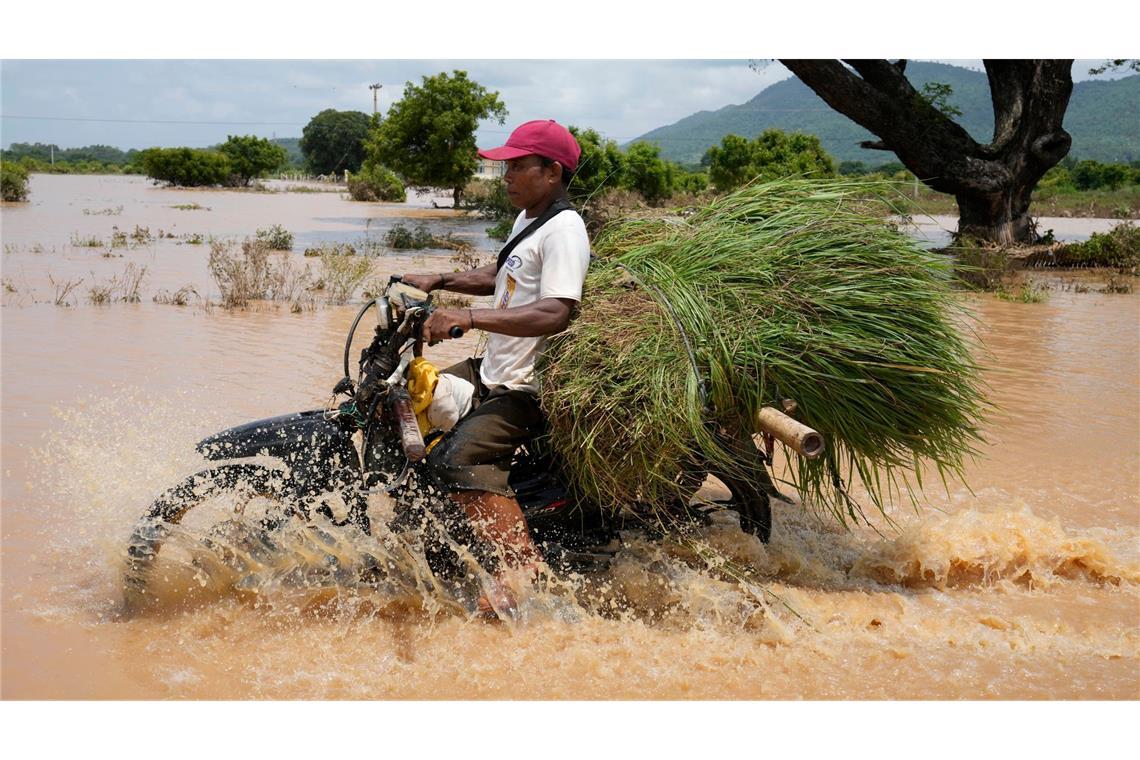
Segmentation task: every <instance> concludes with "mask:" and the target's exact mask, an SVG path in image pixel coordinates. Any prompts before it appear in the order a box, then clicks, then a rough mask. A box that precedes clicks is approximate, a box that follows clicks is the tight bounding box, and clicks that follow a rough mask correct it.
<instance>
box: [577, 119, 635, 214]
mask: <svg viewBox="0 0 1140 760" xmlns="http://www.w3.org/2000/svg"><path fill="white" fill-rule="evenodd" d="M569 129H570V133H571V134H573V135H574V138H575V139H576V140H577V141H578V146H579V147H580V148H581V149H582V155H581V156H579V157H578V168H577V169H576V170H575V172H574V179H572V180H571V181H570V187H569V195H570V200H571V201H572V202H573V203H576V204H578V203H584V202H586V201H588V200H590V199H592V198H594V197H595V196H596V195H597V194H598V193H599V192H601V191H602V190H604V189H605V188H611V187H618V186H619V185H620V184H621V182H622V179H623V176H622V175H623V173H624V171H625V163H626V162H625V155H624V154H623V153H622V152H621V149H620V148H618V144H617V143H616V142H614V141H613V140H605V139H603V138H602V136H601V135H599V134H598V133H597V132H596V131H595V130H593V129H579V128H578V127H570V128H569Z"/></svg>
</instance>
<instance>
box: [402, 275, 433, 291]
mask: <svg viewBox="0 0 1140 760" xmlns="http://www.w3.org/2000/svg"><path fill="white" fill-rule="evenodd" d="M401 280H402V281H403V282H405V283H407V284H408V285H411V286H412V287H413V288H416V289H417V290H422V291H423V292H425V293H430V292H432V291H433V290H435V289H436V288H438V287H439V286H440V285H442V284H443V278H442V277H440V275H438V274H406V275H404V276H403V277H402V278H401Z"/></svg>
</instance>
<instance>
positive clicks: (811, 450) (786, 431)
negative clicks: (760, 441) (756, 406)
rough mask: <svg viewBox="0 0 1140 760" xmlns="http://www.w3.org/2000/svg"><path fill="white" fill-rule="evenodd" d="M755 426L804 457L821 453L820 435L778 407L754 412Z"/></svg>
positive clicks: (810, 457)
mask: <svg viewBox="0 0 1140 760" xmlns="http://www.w3.org/2000/svg"><path fill="white" fill-rule="evenodd" d="M756 427H757V428H758V429H759V430H760V431H761V432H763V433H767V434H768V435H770V436H772V437H773V438H775V439H776V440H778V441H779V442H780V443H782V444H784V445H785V446H787V447H788V448H790V449H792V450H793V451H795V452H796V453H797V454H799V455H800V456H802V457H804V458H805V459H816V458H818V457H819V455H820V454H822V453H823V449H824V445H823V436H822V435H820V434H819V433H817V432H816V431H814V430H812V429H811V428H809V427H808V426H807V425H804V424H803V423H801V422H796V421H795V420H793V419H792V418H791V417H789V416H788V415H786V414H784V413H783V412H781V411H780V410H778V409H773V408H772V407H770V406H765V407H763V408H761V409H760V411H759V412H757V413H756Z"/></svg>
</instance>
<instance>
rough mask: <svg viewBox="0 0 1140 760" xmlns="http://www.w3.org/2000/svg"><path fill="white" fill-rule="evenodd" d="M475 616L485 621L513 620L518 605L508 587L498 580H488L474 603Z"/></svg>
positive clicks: (516, 613)
mask: <svg viewBox="0 0 1140 760" xmlns="http://www.w3.org/2000/svg"><path fill="white" fill-rule="evenodd" d="M475 608H476V614H478V616H479V617H481V618H484V619H486V620H499V619H501V618H502V617H509V618H512V619H513V618H514V617H515V616H516V615H518V611H519V605H518V601H517V600H516V599H515V594H514V592H513V591H511V588H510V586H508V585H507V584H505V583H503V582H502V581H501V580H499V579H498V578H490V579H488V580H487V581H486V582H485V583H484V584H483V594H482V595H481V596H480V597H479V601H478V602H476V603H475Z"/></svg>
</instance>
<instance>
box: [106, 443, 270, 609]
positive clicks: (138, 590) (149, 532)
mask: <svg viewBox="0 0 1140 760" xmlns="http://www.w3.org/2000/svg"><path fill="white" fill-rule="evenodd" d="M230 491H232V492H238V493H248V494H249V495H250V496H251V497H253V496H261V497H264V498H267V499H270V500H272V501H277V502H280V503H282V504H286V505H287V504H288V503H289V501H290V499H289V498H288V489H287V487H286V486H285V485H284V482H283V477H282V474H281V471H280V470H275V469H272V468H269V467H264V466H262V465H254V464H224V465H219V466H217V467H213V468H211V469H208V470H202V471H201V472H198V473H195V474H194V475H191V476H190V477H188V478H186V479H185V480H183V481H182V482H181V483H179V484H178V485H176V486H174V487H172V488H169V489H167V490H166V491H164V492H163V493H162V494H161V495H160V496H159V497H158V498H157V499H155V500H154V502H153V503H152V504H151V506H150V508H149V509H148V510H147V512H146V514H145V515H143V517H142V519H140V520H139V522H138V524H136V525H135V528H134V530H133V531H132V532H131V537H130V539H129V540H128V542H127V557H126V565H125V568H124V572H123V602H124V607H125V611H126V613H127V614H134V613H137V612H139V611H141V610H142V609H144V608H145V607H146V604H147V600H148V597H147V585H148V583H149V580H150V574H151V570H152V568H153V567H154V564H155V562H156V560H157V559H158V553H159V550H160V549H161V548H162V545H163V543H164V542H165V540H166V538H167V537H168V535H169V528H168V526H170V525H178V524H180V523H181V522H182V520H183V518H185V517H186V515H187V514H188V513H189V512H190V511H191V510H192V509H194V507H196V506H198V505H200V504H202V503H204V502H206V501H208V500H210V499H212V498H213V497H215V496H218V495H220V494H223V493H225V492H230ZM286 509H287V507H286ZM266 527H271V526H269V525H266Z"/></svg>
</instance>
